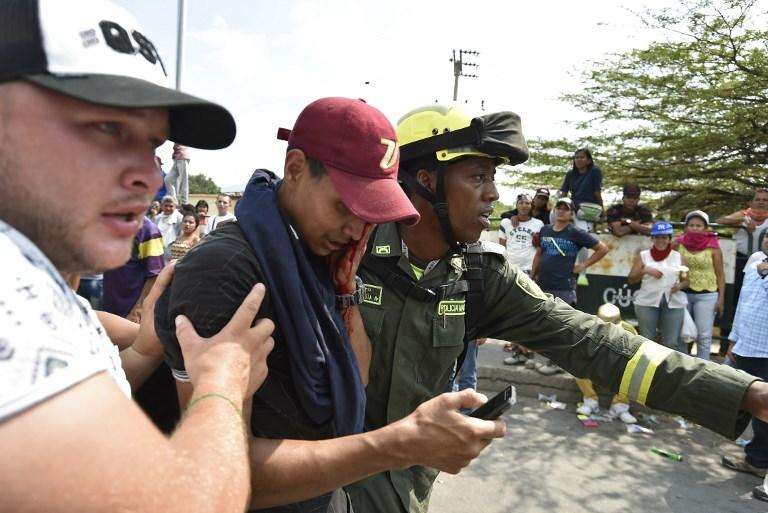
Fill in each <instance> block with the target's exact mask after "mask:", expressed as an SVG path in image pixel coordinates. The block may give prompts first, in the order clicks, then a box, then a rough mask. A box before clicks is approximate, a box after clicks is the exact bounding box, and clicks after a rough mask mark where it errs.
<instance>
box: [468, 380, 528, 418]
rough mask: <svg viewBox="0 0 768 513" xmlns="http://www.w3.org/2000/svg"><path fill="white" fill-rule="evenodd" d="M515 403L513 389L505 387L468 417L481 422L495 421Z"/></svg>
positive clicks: (515, 397) (509, 386) (515, 395)
mask: <svg viewBox="0 0 768 513" xmlns="http://www.w3.org/2000/svg"><path fill="white" fill-rule="evenodd" d="M515 402H517V394H516V393H515V387H513V386H512V385H507V388H505V389H504V390H502V391H501V392H499V393H498V394H496V395H495V396H493V397H492V398H490V399H488V402H487V403H485V404H483V405H482V406H479V407H477V408H476V409H475V410H474V411H472V413H470V414H469V416H470V417H475V418H478V419H483V420H496V419H498V418H499V417H501V414H502V413H504V412H505V411H507V410H508V409H509V408H510V407H511V406H512V405H513V404H515Z"/></svg>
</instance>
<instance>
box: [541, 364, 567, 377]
mask: <svg viewBox="0 0 768 513" xmlns="http://www.w3.org/2000/svg"><path fill="white" fill-rule="evenodd" d="M536 370H537V371H538V372H539V374H543V375H544V376H554V375H555V374H557V373H558V372H563V369H561V368H560V367H558V366H557V365H555V364H554V363H552V362H547V363H545V364H544V365H542V366H541V367H538V368H537V369H536Z"/></svg>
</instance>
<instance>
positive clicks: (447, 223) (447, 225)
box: [432, 169, 460, 254]
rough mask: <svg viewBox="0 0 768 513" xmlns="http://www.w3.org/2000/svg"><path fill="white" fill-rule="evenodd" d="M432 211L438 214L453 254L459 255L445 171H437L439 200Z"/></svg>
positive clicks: (444, 236) (433, 205)
mask: <svg viewBox="0 0 768 513" xmlns="http://www.w3.org/2000/svg"><path fill="white" fill-rule="evenodd" d="M432 209H433V210H434V211H435V214H437V220H438V221H440V228H442V230H443V238H444V239H445V241H446V242H447V243H448V246H450V251H451V253H454V254H457V253H459V252H460V251H459V244H458V243H457V242H456V236H455V235H454V234H453V227H452V226H451V220H450V219H449V218H448V199H447V198H446V196H445V172H444V169H441V170H438V171H437V198H436V201H435V202H433V203H432Z"/></svg>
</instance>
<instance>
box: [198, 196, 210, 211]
mask: <svg viewBox="0 0 768 513" xmlns="http://www.w3.org/2000/svg"><path fill="white" fill-rule="evenodd" d="M200 207H205V209H206V210H208V208H209V207H208V202H207V201H205V200H204V199H201V200H199V201H198V202H197V203H195V212H197V209H198V208H200Z"/></svg>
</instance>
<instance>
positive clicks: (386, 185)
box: [277, 97, 419, 224]
mask: <svg viewBox="0 0 768 513" xmlns="http://www.w3.org/2000/svg"><path fill="white" fill-rule="evenodd" d="M277 137H278V139H283V140H287V141H288V146H289V147H290V148H297V149H300V150H302V151H303V152H304V153H305V154H306V155H307V156H308V157H310V158H312V159H314V160H317V161H319V162H322V163H323V165H324V166H325V168H326V170H327V171H328V176H329V177H330V179H331V182H332V183H333V185H334V187H335V189H336V191H337V192H338V193H339V196H340V197H341V200H342V201H343V202H344V205H346V207H347V208H348V209H349V210H350V211H351V212H352V213H353V214H355V215H356V216H358V217H359V218H360V219H363V220H364V221H367V222H370V223H377V224H380V223H388V222H393V221H399V222H403V223H406V224H413V223H415V222H417V221H418V220H419V213H418V212H417V211H416V209H415V208H414V206H413V204H412V203H411V201H410V200H409V199H408V197H407V196H406V194H405V193H404V192H403V190H402V188H401V187H400V185H399V183H398V182H397V168H398V162H399V155H400V153H399V149H398V144H397V136H396V135H395V130H394V128H393V127H392V124H391V123H390V122H389V120H387V118H386V117H385V116H384V114H382V113H381V112H380V111H379V110H378V109H376V108H374V107H372V106H370V105H368V104H367V103H366V102H365V101H363V100H353V99H350V98H338V97H331V98H321V99H319V100H316V101H314V102H312V103H310V104H309V105H308V106H307V107H305V108H304V110H303V111H302V112H301V114H299V117H298V118H297V119H296V123H294V126H293V129H292V130H287V129H285V128H281V129H279V130H278V135H277Z"/></svg>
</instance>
